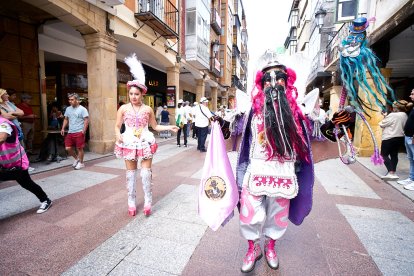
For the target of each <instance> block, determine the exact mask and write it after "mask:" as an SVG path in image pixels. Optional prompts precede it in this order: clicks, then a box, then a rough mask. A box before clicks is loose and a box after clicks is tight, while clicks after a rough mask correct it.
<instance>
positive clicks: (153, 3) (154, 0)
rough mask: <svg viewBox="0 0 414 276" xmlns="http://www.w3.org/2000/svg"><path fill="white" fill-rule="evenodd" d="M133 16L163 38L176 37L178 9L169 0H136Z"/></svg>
mask: <svg viewBox="0 0 414 276" xmlns="http://www.w3.org/2000/svg"><path fill="white" fill-rule="evenodd" d="M135 18H136V19H137V20H139V21H141V22H143V23H144V24H146V25H148V26H150V27H151V28H152V29H154V30H155V31H156V32H157V33H159V34H160V35H161V36H163V37H165V38H178V9H177V8H176V7H175V6H174V5H173V3H172V2H171V1H170V0H138V12H137V13H136V14H135ZM141 27H142V26H141Z"/></svg>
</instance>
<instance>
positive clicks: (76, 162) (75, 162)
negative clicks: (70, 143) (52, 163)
mask: <svg viewBox="0 0 414 276" xmlns="http://www.w3.org/2000/svg"><path fill="white" fill-rule="evenodd" d="M78 163H79V159H76V160H75V161H74V162H73V164H72V167H74V168H75V167H76V165H78Z"/></svg>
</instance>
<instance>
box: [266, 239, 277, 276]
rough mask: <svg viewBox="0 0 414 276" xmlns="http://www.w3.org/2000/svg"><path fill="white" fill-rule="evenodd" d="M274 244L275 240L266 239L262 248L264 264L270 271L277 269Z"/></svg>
mask: <svg viewBox="0 0 414 276" xmlns="http://www.w3.org/2000/svg"><path fill="white" fill-rule="evenodd" d="M275 242H276V241H275V240H272V239H267V240H266V241H265V246H264V251H265V256H266V262H267V265H268V266H269V267H270V268H271V269H278V268H279V259H278V258H277V254H276V251H275Z"/></svg>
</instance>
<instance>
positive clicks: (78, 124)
mask: <svg viewBox="0 0 414 276" xmlns="http://www.w3.org/2000/svg"><path fill="white" fill-rule="evenodd" d="M68 100H69V104H70V106H68V107H67V108H66V110H65V114H64V117H65V118H64V120H63V124H62V129H61V131H60V134H61V135H62V136H65V129H66V127H67V126H69V130H68V134H67V135H66V137H65V149H66V150H67V151H68V153H69V155H70V156H72V157H73V158H74V159H75V160H74V161H73V164H72V167H73V168H74V169H75V170H80V169H82V168H84V167H85V164H84V162H83V157H84V155H85V153H84V147H85V135H86V131H87V129H88V125H89V113H88V110H87V109H86V108H85V107H83V106H82V105H80V102H79V95H78V94H76V93H72V94H69V95H68ZM74 148H76V151H77V152H76V151H75V150H74Z"/></svg>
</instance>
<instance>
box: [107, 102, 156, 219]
mask: <svg viewBox="0 0 414 276" xmlns="http://www.w3.org/2000/svg"><path fill="white" fill-rule="evenodd" d="M143 106H144V105H142V106H141V108H143ZM149 117H150V112H149V111H142V112H139V111H138V112H137V113H135V112H132V110H131V109H126V111H125V112H124V114H123V122H124V124H125V131H124V133H122V134H121V136H122V142H121V143H120V142H117V143H115V155H116V157H117V158H123V159H125V160H131V161H138V167H141V166H140V163H141V160H142V159H151V158H152V157H153V155H154V153H155V152H156V151H157V147H158V146H157V143H156V142H155V137H154V134H153V133H152V132H151V131H149V129H148V121H149ZM140 175H141V179H142V189H143V191H144V214H145V215H149V214H150V212H151V211H150V210H151V204H152V183H151V181H152V172H151V169H149V168H141V174H140ZM137 179H138V170H137V169H135V170H127V171H126V186H127V189H128V212H129V214H130V215H132V216H134V215H135V214H136V189H135V185H136V182H137Z"/></svg>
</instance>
